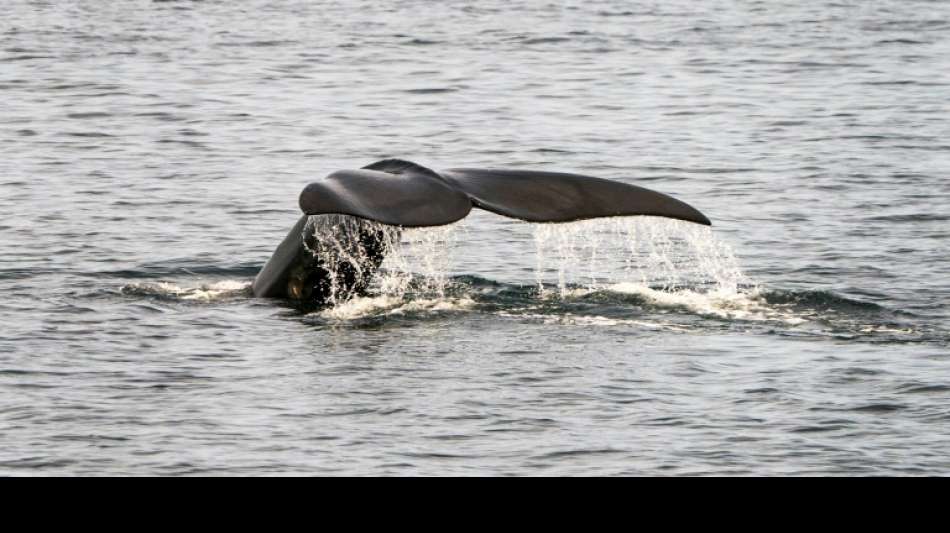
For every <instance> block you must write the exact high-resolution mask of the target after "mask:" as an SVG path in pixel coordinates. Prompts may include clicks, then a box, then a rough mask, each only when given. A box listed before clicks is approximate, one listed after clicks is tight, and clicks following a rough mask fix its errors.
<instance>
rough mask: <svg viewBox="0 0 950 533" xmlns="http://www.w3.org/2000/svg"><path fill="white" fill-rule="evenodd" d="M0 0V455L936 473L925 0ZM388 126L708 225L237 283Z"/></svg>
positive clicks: (554, 228)
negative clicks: (604, 183) (338, 290)
mask: <svg viewBox="0 0 950 533" xmlns="http://www.w3.org/2000/svg"><path fill="white" fill-rule="evenodd" d="M3 7H4V9H3V11H4V13H3V17H2V19H0V296H2V297H0V475H13V476H34V475H43V476H47V475H294V474H302V475H621V474H625V475H786V474H787V475H928V474H944V475H946V474H950V251H948V245H950V202H948V199H950V2H946V1H942V0H936V1H923V0H877V1H873V2H869V1H859V0H835V1H821V0H815V1H806V2H802V1H791V0H788V1H752V0H729V1H727V0H712V1H704V2H694V1H691V0H690V1H687V0H664V1H621V0H584V1H575V0H565V1H561V2H553V1H523V2H508V1H500V0H481V1H478V2H462V1H452V0H447V1H443V2H428V1H421V0H412V1H390V2H376V1H321V2H311V1H299V0H298V1H293V0H287V1H279V0H272V1H264V0H247V1H241V2H232V1H223V0H221V1H219V0H208V1H154V2H153V1H151V0H128V1H122V2H105V1H103V2H95V1H88V0H84V1H80V0H57V1H48V2H47V1H27V0H5V1H4V4H3ZM387 157H400V158H404V159H409V160H412V161H416V162H417V163H420V164H423V165H426V166H429V167H432V168H435V169H440V168H451V167H502V168H506V167H507V168H519V169H538V170H549V171H568V172H576V173H584V174H588V175H593V176H598V177H603V178H609V179H615V180H619V181H624V182H627V183H632V184H637V185H641V186H644V187H649V188H652V189H656V190H659V191H662V192H665V193H668V194H671V195H673V196H676V197H677V198H679V199H682V200H684V201H686V202H688V203H690V204H692V205H693V206H695V207H696V208H698V209H700V210H701V211H702V212H704V213H705V214H706V215H707V216H709V218H710V219H712V220H713V222H714V226H713V227H712V228H711V229H708V228H705V227H700V226H696V225H690V224H688V223H682V222H676V221H668V220H662V219H652V218H622V219H608V220H599V221H589V222H583V223H574V224H566V225H531V224H526V223H523V222H518V221H515V220H510V219H505V218H502V217H499V216H496V215H492V214H489V213H485V212H479V213H474V214H473V215H472V216H470V217H469V218H468V219H466V220H465V221H463V222H462V223H460V224H456V225H453V226H450V227H445V228H435V229H431V230H413V231H407V232H405V233H404V234H403V235H402V237H401V244H400V247H399V249H398V250H395V251H394V253H393V255H392V256H391V257H390V259H388V260H387V263H386V264H385V265H384V269H385V272H384V273H383V274H382V275H381V276H380V277H379V279H378V281H377V283H376V284H375V285H374V287H373V290H372V292H371V294H369V295H367V296H366V297H362V298H358V299H355V300H351V301H345V302H340V303H339V304H338V305H337V306H335V307H333V308H331V309H304V308H301V307H298V306H295V305H293V304H292V303H291V302H287V301H281V300H262V299H255V298H252V297H251V295H250V290H249V286H250V283H251V281H252V280H253V278H254V276H255V274H256V273H257V271H258V270H259V269H260V268H261V267H262V266H263V264H264V263H265V262H266V261H267V259H268V257H269V256H270V254H271V253H272V252H273V250H274V248H275V247H276V246H277V244H278V243H279V242H280V241H281V239H283V237H284V235H285V234H286V233H287V231H288V230H289V229H290V228H291V227H292V226H293V225H294V223H295V222H296V220H297V219H298V217H299V216H300V215H299V210H298V208H297V197H298V194H299V193H300V191H301V190H302V189H303V187H304V186H305V185H306V184H307V183H308V182H310V181H312V180H314V179H318V178H320V177H322V176H324V175H326V174H328V173H329V172H331V171H334V170H338V169H346V168H357V167H360V166H364V165H366V164H369V163H372V162H373V161H376V160H379V159H383V158H387Z"/></svg>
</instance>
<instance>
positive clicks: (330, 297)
mask: <svg viewBox="0 0 950 533" xmlns="http://www.w3.org/2000/svg"><path fill="white" fill-rule="evenodd" d="M460 227H461V224H460V223H457V224H451V225H448V226H440V227H434V228H408V229H407V228H398V227H395V226H388V225H385V224H380V223H378V222H373V221H369V220H364V219H359V218H356V217H350V216H345V215H318V216H313V217H311V219H310V223H309V224H308V225H307V228H306V229H305V230H304V231H305V232H308V233H309V234H308V235H305V237H306V238H305V239H304V242H305V243H312V244H305V246H307V247H308V250H309V251H310V253H311V254H313V256H314V258H315V259H317V261H319V262H320V263H321V264H322V265H324V266H325V268H326V284H327V288H328V291H327V292H328V294H327V298H326V301H327V302H328V303H329V304H330V305H329V309H326V310H324V311H322V312H321V313H322V314H324V315H326V316H329V317H335V318H341V317H361V316H365V315H367V314H370V313H372V312H374V311H379V310H389V311H390V312H392V311H393V310H394V309H405V310H409V311H412V310H413V309H412V306H413V305H415V306H416V307H418V306H420V305H422V306H423V307H426V306H425V305H423V304H422V303H421V302H426V301H432V302H443V301H445V299H446V291H447V290H448V289H449V288H450V287H451V286H452V283H451V279H450V277H449V273H450V271H451V265H452V257H453V252H454V250H455V248H456V244H457V243H458V233H459V232H458V230H459V228H460ZM380 262H382V264H381V265H380ZM377 267H379V269H378V271H377ZM354 284H355V285H356V286H359V287H365V288H366V289H368V290H367V293H369V294H372V295H374V296H369V297H368V296H356V297H354V294H353V292H352V291H348V290H346V287H348V286H353V285H354ZM410 301H411V302H413V303H412V304H411V305H410V304H405V305H402V304H400V302H402V303H405V302H410ZM407 306H408V307H407ZM427 307H429V308H432V309H433V310H440V308H439V304H437V303H434V304H432V305H429V306H427Z"/></svg>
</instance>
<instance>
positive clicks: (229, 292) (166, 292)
mask: <svg viewBox="0 0 950 533" xmlns="http://www.w3.org/2000/svg"><path fill="white" fill-rule="evenodd" d="M250 288H251V283H250V282H248V281H236V280H225V281H218V282H215V283H211V284H204V285H198V286H195V287H183V286H180V285H176V284H174V283H169V282H158V283H130V284H128V285H125V286H124V287H122V292H132V293H139V294H146V295H149V296H160V297H170V298H177V299H180V300H188V301H203V302H211V301H216V300H221V299H225V298H232V297H237V296H246V295H247V294H248V291H250Z"/></svg>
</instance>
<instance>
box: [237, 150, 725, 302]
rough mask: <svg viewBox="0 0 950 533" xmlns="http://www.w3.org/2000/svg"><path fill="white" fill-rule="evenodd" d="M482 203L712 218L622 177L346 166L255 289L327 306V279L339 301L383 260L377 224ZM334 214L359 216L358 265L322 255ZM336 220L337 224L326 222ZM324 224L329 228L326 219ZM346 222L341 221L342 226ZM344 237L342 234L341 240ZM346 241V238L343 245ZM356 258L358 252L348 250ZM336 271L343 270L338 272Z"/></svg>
mask: <svg viewBox="0 0 950 533" xmlns="http://www.w3.org/2000/svg"><path fill="white" fill-rule="evenodd" d="M473 207H478V208H480V209H484V210H487V211H491V212H493V213H497V214H499V215H503V216H506V217H511V218H517V219H520V220H526V221H528V222H572V221H576V220H585V219H591V218H601V217H619V216H635V215H645V216H658V217H666V218H672V219H677V220H685V221H688V222H695V223H697V224H704V225H707V226H708V225H710V224H711V223H710V221H709V219H708V218H706V216H705V215H703V214H702V213H700V212H699V211H698V210H696V209H695V208H693V207H692V206H690V205H689V204H686V203H684V202H681V201H679V200H677V199H675V198H672V197H670V196H667V195H665V194H662V193H659V192H656V191H651V190H649V189H644V188H643V187H637V186H635V185H629V184H626V183H621V182H617V181H610V180H605V179H601V178H594V177H590V176H583V175H580V174H566V173H561V172H540V171H532V170H504V169H477V168H456V169H449V170H445V171H441V172H437V171H434V170H432V169H429V168H426V167H423V166H421V165H418V164H416V163H412V162H410V161H404V160H401V159H386V160H383V161H378V162H376V163H373V164H371V165H368V166H366V167H363V168H361V169H358V170H341V171H337V172H334V173H332V174H330V175H329V176H327V177H325V178H323V179H322V180H320V181H316V182H314V183H311V184H310V185H308V186H307V187H306V188H305V189H304V190H303V193H301V195H300V208H301V210H302V211H303V213H304V215H305V216H304V217H303V218H302V219H301V220H300V221H299V222H298V223H297V225H296V226H294V229H293V230H291V232H290V234H289V235H288V236H287V238H286V239H285V240H284V242H283V243H281V245H280V247H278V249H277V251H276V252H275V253H274V255H273V256H272V257H271V259H270V261H268V263H267V265H266V266H265V267H264V269H263V270H262V271H261V273H260V274H258V276H257V278H256V279H255V280H254V285H253V288H254V294H255V295H256V296H260V297H287V298H291V299H295V300H311V301H313V302H314V303H317V304H321V303H325V301H326V297H327V287H328V286H329V285H328V282H327V280H326V279H325V278H326V277H327V276H333V275H338V276H341V277H342V278H343V279H334V280H333V283H332V284H331V285H332V286H333V287H334V291H337V292H335V293H334V298H335V299H337V300H338V299H339V297H340V296H341V295H340V294H338V292H339V291H340V290H342V297H343V298H346V297H348V296H350V295H352V294H357V293H359V292H361V291H363V290H365V288H366V287H367V285H368V281H369V279H370V277H371V275H372V273H373V272H375V270H376V269H377V268H378V267H379V265H380V264H381V263H382V260H383V257H384V256H385V253H386V251H387V250H386V247H385V243H384V242H383V239H382V237H381V235H380V234H379V232H378V227H377V228H376V229H374V228H373V227H372V225H371V224H369V223H368V222H365V221H372V222H376V223H380V224H385V225H389V226H396V227H404V228H416V227H426V226H443V225H446V224H451V223H453V222H457V221H459V220H461V219H463V218H465V217H466V216H468V214H469V212H471V210H472V208H473ZM335 215H349V216H352V217H357V222H356V223H355V224H356V225H355V226H352V227H350V229H349V230H348V231H349V232H348V233H347V234H346V235H344V236H342V237H345V239H344V240H346V239H349V240H352V241H353V242H352V243H351V244H352V246H353V247H354V248H355V249H359V251H360V252H361V255H360V257H363V259H362V260H361V261H362V262H361V263H360V264H356V265H349V266H347V265H327V264H323V262H325V261H328V260H327V259H320V258H319V257H318V256H319V255H320V254H317V253H314V250H315V249H316V247H319V246H321V243H320V242H318V240H317V239H315V238H314V236H313V226H312V224H311V222H312V217H315V216H322V217H321V218H322V221H321V222H315V223H316V224H324V226H327V227H329V228H330V229H331V231H332V229H333V228H336V227H338V225H336V224H337V223H336V222H333V221H332V220H331V219H330V218H327V217H333V216H335ZM328 221H329V222H328ZM321 227H322V226H321ZM339 227H342V226H339ZM335 240H337V241H338V240H340V239H335ZM336 245H337V246H339V243H338V242H337V243H336ZM347 255H348V257H352V254H347ZM333 273H337V274H333Z"/></svg>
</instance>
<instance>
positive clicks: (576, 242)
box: [534, 218, 750, 296]
mask: <svg viewBox="0 0 950 533" xmlns="http://www.w3.org/2000/svg"><path fill="white" fill-rule="evenodd" d="M534 240H535V249H536V253H537V266H536V272H535V273H536V282H537V283H538V285H539V287H540V289H541V291H542V292H548V291H549V289H548V288H547V287H548V286H549V285H555V286H556V287H557V291H558V293H559V294H560V295H561V296H569V295H570V294H571V293H572V291H573V290H575V289H576V288H578V287H583V288H584V289H586V290H603V289H607V288H610V287H612V286H616V285H618V284H639V285H642V286H644V287H649V288H651V289H654V290H662V291H666V292H676V291H681V290H703V291H729V292H736V291H738V290H739V289H740V287H742V286H747V285H749V284H750V283H749V280H748V279H747V278H746V277H745V276H744V275H743V273H742V270H741V269H740V268H739V264H738V261H737V260H736V257H735V255H734V254H733V252H732V249H731V248H730V247H729V246H728V245H727V244H725V243H724V242H722V241H720V240H719V239H717V238H716V237H715V236H714V234H713V233H712V231H711V230H710V229H709V228H707V227H704V226H698V225H696V224H689V223H685V222H679V221H673V220H664V219H655V218H609V219H598V220H587V221H582V222H573V223H569V224H538V225H536V226H535V231H534Z"/></svg>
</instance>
